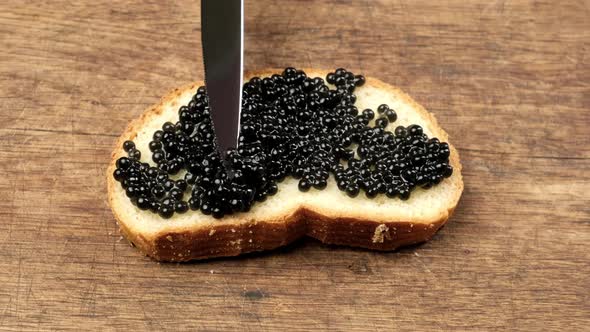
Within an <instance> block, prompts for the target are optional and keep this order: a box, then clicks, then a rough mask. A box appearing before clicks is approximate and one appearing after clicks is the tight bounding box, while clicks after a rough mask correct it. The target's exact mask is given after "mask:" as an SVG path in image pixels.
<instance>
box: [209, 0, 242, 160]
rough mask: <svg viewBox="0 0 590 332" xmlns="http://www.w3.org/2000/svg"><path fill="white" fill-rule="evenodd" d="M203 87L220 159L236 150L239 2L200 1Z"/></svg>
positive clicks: (239, 95) (239, 102)
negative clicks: (205, 90)
mask: <svg viewBox="0 0 590 332" xmlns="http://www.w3.org/2000/svg"><path fill="white" fill-rule="evenodd" d="M201 42H202V45H203V62H204V66H205V86H206V88H207V94H208V96H209V107H210V109H211V119H212V120H213V129H214V131H215V136H216V140H217V150H218V151H219V154H220V156H221V157H222V158H224V157H225V153H226V152H227V150H228V149H231V148H237V145H238V135H239V130H240V114H241V109H242V85H243V67H244V2H243V0H201Z"/></svg>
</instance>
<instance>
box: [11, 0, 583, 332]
mask: <svg viewBox="0 0 590 332" xmlns="http://www.w3.org/2000/svg"><path fill="white" fill-rule="evenodd" d="M23 3H25V1H21V0H4V1H2V3H1V4H0V114H1V117H2V118H1V121H0V195H1V196H0V215H1V216H2V222H0V329H8V330H37V329H40V330H53V329H72V330H78V329H93V330H134V329H140V330H143V329H146V330H172V331H178V330H219V329H243V330H255V331H258V330H278V329H279V328H280V327H284V326H290V327H291V330H309V329H312V328H317V329H334V330H346V331H351V330H358V331H366V330H384V331H391V330H408V331H410V330H420V331H430V330H487V331H489V330H495V329H502V330H511V331H514V330H522V331H536V330H564V331H581V330H588V328H589V326H590V325H589V324H590V296H589V289H590V276H589V274H590V253H589V249H588V243H589V242H590V204H589V203H590V199H589V198H590V194H589V191H590V139H589V135H590V129H589V125H590V110H589V108H590V3H589V2H588V1H582V0H580V1H559V2H558V1H549V0H538V1H525V0H518V1H516V0H515V1H504V0H497V1H489V0H488V1H460V0H448V1H428V0H420V1H393V0H392V1H385V0H380V1H372V0H371V1H368V0H367V1H343V0H330V1H320V0H317V1H309V0H308V1H303V0H301V1H278V0H276V1H271V0H265V1H262V0H256V1H254V0H251V1H247V4H246V7H247V19H246V24H247V35H246V45H247V46H246V67H247V69H260V68H265V67H285V66H287V65H293V66H299V67H318V68H336V67H338V66H343V67H346V68H349V69H351V70H354V71H355V72H360V73H363V74H365V75H368V76H375V77H378V78H380V79H383V80H385V81H387V82H390V83H392V84H395V85H398V86H400V87H401V88H402V89H403V90H405V91H407V92H408V93H410V94H411V95H412V96H414V97H415V98H416V100H418V101H419V102H420V103H422V104H423V105H424V106H425V107H426V108H427V109H429V110H430V111H432V112H434V113H435V114H436V115H437V117H438V118H439V120H440V122H441V124H442V125H443V126H444V127H445V129H446V130H447V131H448V132H449V134H450V135H451V138H452V142H453V143H454V144H455V145H456V146H457V147H458V149H459V151H460V153H461V158H462V161H463V165H464V178H465V192H464V194H463V198H462V201H461V203H460V205H459V208H458V209H457V211H456V214H455V215H454V217H453V218H452V220H451V222H450V223H449V224H448V225H447V227H445V228H444V229H443V230H442V231H441V232H440V233H438V235H436V236H435V238H434V239H433V240H432V241H431V242H429V243H427V244H424V245H421V246H416V247H412V248H406V249H402V250H399V251H397V252H393V253H375V252H370V251H365V250H356V249H349V248H340V247H330V246H325V245H321V244H319V243H318V242H316V241H313V240H310V239H306V240H302V241H299V242H298V243H296V244H294V245H292V246H290V247H288V248H285V249H282V250H278V251H275V252H272V253H264V254H256V255H249V256H246V257H242V258H234V259H219V260H211V261H205V262H200V263H193V264H181V265H178V264H158V263H156V262H154V261H152V260H150V259H148V258H145V257H143V256H142V255H141V254H140V253H139V252H138V251H137V250H136V249H134V248H131V247H130V246H129V245H128V244H127V242H126V241H125V240H123V239H122V238H121V237H120V235H119V233H118V229H117V227H116V225H115V221H114V219H113V216H112V215H111V212H110V210H109V208H108V206H107V203H106V198H105V179H104V172H105V167H106V164H107V161H108V156H109V153H110V152H111V149H112V148H113V144H114V142H115V139H116V137H117V136H118V135H119V133H120V132H121V131H122V130H123V128H124V127H125V125H126V123H127V121H129V120H130V119H132V118H134V117H136V116H138V115H139V114H140V113H141V112H142V111H143V110H144V109H145V108H147V107H148V106H150V105H152V104H154V103H155V102H156V101H158V99H159V97H160V96H161V95H163V94H165V93H166V92H167V91H169V90H171V89H172V88H174V87H176V86H180V85H182V84H185V83H188V82H190V81H191V80H197V79H201V78H202V61H201V52H200V47H201V46H200V37H199V29H200V28H199V27H200V23H199V7H198V1H107V0H95V1H78V2H76V1H62V0H52V1H41V0H37V1H27V3H28V4H23Z"/></svg>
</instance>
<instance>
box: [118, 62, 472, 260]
mask: <svg viewBox="0 0 590 332" xmlns="http://www.w3.org/2000/svg"><path fill="white" fill-rule="evenodd" d="M280 72H281V71H280V70H265V71H258V72H251V73H248V74H247V75H246V78H247V79H249V78H251V77H254V76H259V77H266V76H270V75H272V74H274V73H280ZM305 72H306V73H307V74H308V76H310V77H322V78H324V79H325V77H326V75H327V73H328V71H322V70H305ZM201 85H203V84H202V83H201V82H199V83H194V84H191V85H188V86H185V87H182V88H180V89H176V90H174V91H173V92H172V93H170V94H169V95H167V96H166V97H164V98H163V99H162V100H161V102H160V103H159V104H158V105H156V106H154V107H151V108H150V109H148V110H147V111H146V112H145V113H144V114H142V115H141V117H139V118H138V119H136V120H134V121H132V122H131V123H130V124H129V126H128V127H127V129H126V130H125V132H124V133H123V135H121V137H120V138H119V140H118V142H117V145H116V148H115V151H114V152H113V153H112V158H111V162H110V165H109V167H108V171H107V183H108V201H109V203H110V206H111V209H112V211H113V214H114V215H115V218H116V219H117V221H118V223H119V226H120V228H121V233H122V234H123V235H124V236H125V237H126V238H127V239H128V240H129V241H130V242H131V243H132V244H133V245H135V246H137V247H138V248H139V249H140V250H141V251H142V252H143V253H145V254H146V255H148V256H150V257H152V258H154V259H156V260H159V261H189V260H194V259H203V258H209V257H219V256H235V255H239V254H242V253H247V252H252V251H261V250H269V249H273V248H277V247H279V246H283V245H286V244H288V243H290V242H292V241H294V240H295V239H297V238H300V237H302V236H304V235H308V236H311V237H313V238H316V239H318V240H320V241H322V242H324V243H331V244H339V245H348V246H355V247H363V248H369V249H375V250H393V249H396V248H398V247H400V246H404V245H410V244H415V243H419V242H424V241H427V240H429V239H430V238H431V237H432V236H433V235H434V234H435V233H436V231H437V230H438V229H440V228H441V227H442V226H443V225H444V224H445V223H446V221H447V220H448V218H449V217H450V215H451V214H452V212H453V210H454V209H455V207H456V206H457V203H458V202H459V198H460V196H461V193H462V191H463V180H462V177H461V164H460V162H459V155H458V154H457V151H456V149H455V148H454V147H453V146H452V145H451V146H450V148H451V155H450V163H451V165H452V166H453V168H454V171H453V174H452V176H451V177H449V178H447V179H444V180H443V181H442V182H441V183H440V184H438V185H436V186H434V187H432V188H430V189H428V190H425V189H421V188H417V189H414V190H413V191H412V194H411V197H410V199H409V200H406V201H403V200H401V199H398V198H393V199H392V198H388V197H386V196H385V195H378V196H377V197H376V198H374V199H368V198H366V197H365V195H364V193H362V192H361V194H360V195H359V196H357V197H356V198H350V197H348V196H347V195H346V193H344V192H342V191H340V190H338V188H337V186H336V184H335V182H334V179H333V176H331V178H330V181H329V182H328V187H327V188H326V189H324V190H321V191H320V190H314V189H312V190H310V191H309V192H307V193H301V192H300V191H299V190H298V188H297V180H295V179H293V178H287V179H285V180H284V181H283V182H282V183H280V184H279V190H278V193H277V194H276V195H274V196H271V197H269V198H268V199H267V200H266V201H264V202H262V203H255V204H254V205H253V207H252V210H251V211H250V212H247V213H238V214H234V215H228V216H225V217H224V218H222V219H220V220H218V219H214V218H213V217H211V216H206V215H204V214H202V213H201V212H199V211H189V212H187V213H185V214H175V215H174V216H173V217H172V218H171V219H162V218H160V217H159V216H158V215H156V214H152V213H151V212H148V211H142V210H139V209H138V208H137V207H135V206H134V205H133V204H132V203H131V202H130V201H129V199H128V198H127V196H126V195H125V191H124V190H123V188H122V187H121V185H120V184H119V183H118V182H116V181H115V180H114V178H113V176H112V174H113V171H114V170H115V161H116V160H117V159H118V158H120V157H122V156H124V155H125V152H124V151H123V149H122V148H121V146H122V144H123V142H124V141H126V140H133V141H134V142H135V144H136V146H137V148H138V149H139V150H140V151H141V152H142V161H143V162H150V163H152V162H151V160H149V159H150V157H151V153H149V149H148V144H149V142H150V140H151V137H152V134H153V132H154V131H156V130H158V129H160V128H161V126H162V124H163V123H164V122H166V121H172V122H176V121H178V108H179V107H180V106H182V105H186V104H187V103H188V102H189V101H190V99H191V98H192V96H193V95H194V94H195V91H196V89H197V88H198V87H199V86H201ZM355 94H356V95H357V97H358V99H357V102H356V106H357V107H358V108H359V109H364V108H372V109H374V110H375V109H376V108H377V106H379V105H380V104H388V105H389V106H390V107H391V108H393V109H394V110H395V111H396V112H397V114H398V120H397V121H396V122H394V123H392V124H390V125H389V126H388V127H387V129H388V130H393V129H395V127H396V126H399V125H404V126H407V125H410V124H418V125H420V126H422V127H423V128H424V133H426V134H427V135H428V136H429V137H438V138H439V139H440V140H441V141H445V142H448V135H447V134H446V133H445V132H444V131H443V130H442V128H441V127H440V126H439V125H438V123H437V121H436V119H435V118H434V116H433V115H432V114H430V113H428V112H427V111H426V110H425V109H424V108H423V107H422V106H420V105H418V104H417V103H416V102H415V101H414V100H412V98H410V97H409V96H408V95H406V94H405V93H403V92H402V91H400V90H399V89H397V88H395V87H393V86H390V85H388V84H386V83H383V82H381V81H379V80H377V79H374V78H367V82H366V84H365V85H363V86H362V87H359V88H357V89H356V90H355Z"/></svg>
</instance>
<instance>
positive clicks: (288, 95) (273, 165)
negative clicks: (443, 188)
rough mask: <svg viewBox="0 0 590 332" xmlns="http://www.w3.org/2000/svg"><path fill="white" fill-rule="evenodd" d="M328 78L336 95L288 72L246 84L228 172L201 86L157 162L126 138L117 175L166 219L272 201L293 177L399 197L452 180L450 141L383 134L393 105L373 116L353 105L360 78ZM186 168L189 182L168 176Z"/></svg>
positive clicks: (318, 185)
mask: <svg viewBox="0 0 590 332" xmlns="http://www.w3.org/2000/svg"><path fill="white" fill-rule="evenodd" d="M326 81H327V83H329V84H333V85H334V86H335V89H330V88H329V87H328V85H326V82H325V81H324V80H323V79H322V78H319V77H315V78H312V77H308V76H307V75H306V74H305V72H303V71H301V70H297V69H295V68H287V69H285V71H284V72H283V73H282V75H273V76H271V77H267V78H258V77H255V78H252V79H251V80H250V81H249V82H247V83H246V84H244V89H243V107H242V119H241V131H240V138H239V146H238V148H237V149H236V150H230V151H228V153H227V156H225V158H227V161H228V162H229V164H230V166H231V167H230V168H229V170H230V172H232V174H231V176H228V174H227V172H228V170H227V168H226V167H224V166H223V165H222V159H221V157H220V156H219V154H218V153H217V150H216V149H215V136H214V132H213V129H212V125H211V117H210V109H209V105H208V98H207V93H206V90H205V88H204V87H200V88H199V89H198V90H197V92H196V94H195V95H194V96H193V98H192V100H191V101H190V102H189V103H188V105H185V106H182V107H180V109H179V111H178V115H179V121H178V122H176V123H171V122H166V123H164V124H163V125H162V129H161V130H158V131H156V132H155V133H154V134H153V140H152V141H151V142H150V143H149V149H150V151H151V159H152V161H153V162H154V164H155V165H157V166H155V167H154V166H150V164H148V163H142V162H140V161H139V160H140V158H141V153H140V151H139V150H137V149H136V146H135V144H134V143H133V142H132V141H126V142H125V143H124V144H123V149H124V150H125V151H126V152H127V154H128V157H122V158H120V159H119V160H117V165H116V166H117V169H116V170H115V172H114V174H113V177H114V178H115V180H117V181H119V182H120V183H121V185H122V187H123V188H124V189H125V192H126V194H127V196H128V197H129V198H130V199H131V202H133V204H135V205H136V206H137V207H138V208H140V209H142V210H149V211H151V212H153V213H157V214H159V215H160V216H161V217H162V218H170V217H171V216H172V215H173V214H174V213H185V212H187V211H188V210H189V209H191V210H200V211H201V212H202V213H204V214H206V215H213V216H214V217H215V218H221V217H223V216H224V215H226V214H231V213H236V212H246V211H248V210H250V208H251V207H252V205H253V204H254V203H255V202H261V201H264V200H265V199H266V198H267V197H268V196H271V195H274V194H275V193H276V192H277V190H278V187H277V183H278V182H281V181H282V180H283V179H284V178H285V177H287V176H292V177H294V178H296V179H299V185H298V187H299V190H300V191H302V192H306V191H309V190H312V188H313V189H317V190H322V189H324V188H326V186H327V185H328V178H329V175H330V174H333V175H334V177H335V179H336V185H337V186H338V188H339V189H340V190H341V191H344V192H346V193H347V194H348V195H349V196H351V197H355V196H357V195H358V194H359V193H360V192H361V190H362V191H364V193H365V195H366V196H367V197H369V198H373V197H376V196H377V195H379V194H385V195H386V196H387V197H390V198H394V197H399V198H400V199H408V198H409V197H410V192H411V190H412V189H413V188H416V187H422V188H425V189H427V188H430V187H431V186H433V185H435V184H437V183H439V182H440V181H441V180H442V179H443V178H445V177H449V176H451V174H452V172H453V168H452V167H451V166H450V164H449V153H450V151H449V146H448V144H447V143H444V142H440V141H439V140H438V139H437V138H430V139H429V138H428V137H427V136H426V135H425V134H424V133H423V130H422V128H421V127H420V126H418V125H410V126H408V127H403V126H397V127H396V129H395V130H394V132H393V133H392V132H390V131H387V130H385V128H386V127H387V126H388V125H391V124H392V123H394V122H395V121H396V120H397V114H396V113H395V110H393V109H391V108H390V107H389V106H388V105H385V104H384V105H380V106H379V107H378V108H377V110H376V112H375V111H373V110H371V109H365V110H362V111H359V110H358V109H357V108H356V106H354V104H355V101H356V96H355V94H354V91H355V88H356V87H357V86H361V85H363V84H364V83H365V78H364V77H363V76H361V75H354V74H353V73H351V72H349V71H346V70H345V69H342V68H340V69H337V70H336V71H335V72H333V73H330V74H328V75H327V77H326ZM375 118H376V119H375ZM374 119H375V120H374ZM372 120H374V122H373V124H372V125H370V123H371V121H372ZM181 171H185V172H184V176H183V177H182V179H179V180H173V179H171V176H174V175H177V174H179V173H180V172H181ZM175 178H177V177H175Z"/></svg>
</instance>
